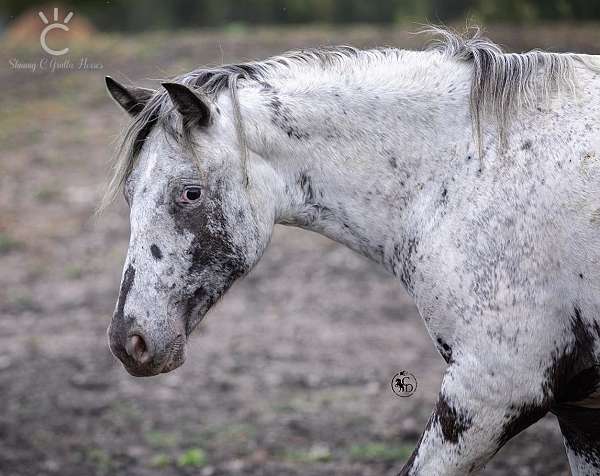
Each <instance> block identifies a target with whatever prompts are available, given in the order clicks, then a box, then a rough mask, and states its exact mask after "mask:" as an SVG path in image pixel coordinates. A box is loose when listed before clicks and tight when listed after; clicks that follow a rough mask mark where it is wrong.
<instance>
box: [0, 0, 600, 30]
mask: <svg viewBox="0 0 600 476" xmlns="http://www.w3.org/2000/svg"><path fill="white" fill-rule="evenodd" d="M40 4H42V5H45V6H46V7H48V6H58V5H60V6H61V7H64V8H70V9H72V10H73V11H75V12H76V13H79V14H82V15H86V16H87V17H88V18H89V19H90V20H91V21H92V22H93V23H94V24H95V25H96V26H97V27H98V28H100V29H102V30H148V29H171V28H182V27H183V28H185V27H190V28H193V27H212V26H223V25H228V24H232V23H234V24H235V23H241V24H243V23H248V24H290V23H329V24H344V23H357V22H360V23H382V24H383V23H401V22H404V21H430V22H434V23H435V22H449V21H453V20H459V19H463V18H475V19H476V20H478V21H489V22H493V21H502V22H517V23H521V22H535V21H552V20H577V21H582V20H600V0H169V1H165V0H57V1H56V2H54V3H52V2H51V3H48V2H47V0H46V1H44V0H42V1H40V0H37V1H36V0H0V15H1V16H2V17H3V18H4V23H6V21H7V20H10V19H11V18H15V17H16V16H17V15H18V14H19V13H21V12H22V11H24V10H27V9H29V8H32V7H37V6H40Z"/></svg>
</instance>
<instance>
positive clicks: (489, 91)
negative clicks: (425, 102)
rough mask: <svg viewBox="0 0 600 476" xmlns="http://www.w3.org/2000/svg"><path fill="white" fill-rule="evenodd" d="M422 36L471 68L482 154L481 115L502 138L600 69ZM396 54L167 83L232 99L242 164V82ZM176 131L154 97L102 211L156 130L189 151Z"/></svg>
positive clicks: (221, 69) (264, 65) (294, 55)
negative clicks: (523, 112) (530, 110)
mask: <svg viewBox="0 0 600 476" xmlns="http://www.w3.org/2000/svg"><path fill="white" fill-rule="evenodd" d="M421 33H426V34H430V35H433V36H434V37H435V38H437V39H436V40H435V41H433V42H432V44H431V45H430V47H429V48H428V50H429V51H434V52H438V54H441V55H442V56H443V57H445V58H448V59H452V60H455V61H460V62H468V63H470V64H472V69H473V71H472V79H471V99H470V102H471V104H470V108H471V116H472V120H473V128H474V132H475V135H476V137H477V139H478V141H479V144H480V151H481V135H482V121H483V116H484V114H486V113H488V114H490V116H491V117H493V118H495V120H496V121H497V123H498V126H499V131H500V136H501V137H503V134H504V131H505V130H506V125H507V124H508V123H509V121H510V119H511V117H512V116H513V114H514V112H515V111H516V110H518V109H519V108H521V107H523V106H524V105H525V106H527V107H530V106H531V105H532V104H534V103H537V102H539V100H540V96H541V98H542V99H544V98H546V99H547V98H549V97H550V96H551V95H552V94H554V93H555V92H557V91H560V90H562V89H563V88H566V89H567V90H568V91H571V92H574V91H575V65H576V63H577V62H579V63H582V64H585V65H587V66H589V67H591V68H594V69H596V68H598V70H600V65H595V64H592V62H591V60H589V59H586V58H585V57H584V56H583V55H576V54H560V53H548V52H544V51H540V50H533V51H530V52H527V53H520V54H519V53H504V52H503V51H502V49H501V47H500V46H498V45H497V44H496V43H494V42H492V41H491V40H489V39H487V38H485V37H484V36H483V35H482V34H481V31H480V29H479V28H471V29H470V30H469V31H468V32H467V33H466V34H464V35H461V34H459V33H457V32H455V31H453V30H450V29H447V28H442V27H436V26H430V27H427V28H426V29H424V30H422V31H421ZM402 53H403V51H402V50H400V49H397V48H378V49H371V50H360V49H357V48H353V47H350V46H337V47H325V48H313V49H304V50H297V51H290V52H288V53H285V54H283V55H279V56H274V57H271V58H269V59H267V60H263V61H251V62H246V63H240V64H229V65H223V66H217V67H209V68H200V69H197V70H194V71H192V72H190V73H186V74H184V75H181V76H178V77H176V78H175V79H173V81H174V82H178V83H181V84H184V85H186V86H188V87H190V88H192V89H195V90H198V91H200V92H201V93H203V94H205V95H207V96H210V97H213V98H214V97H216V96H217V95H218V94H219V93H221V92H222V91H225V90H228V91H229V92H230V94H231V96H232V104H233V107H234V115H235V119H236V123H237V126H236V127H237V129H238V136H239V139H240V145H241V148H242V150H243V152H242V153H243V161H245V154H246V151H245V149H246V147H245V134H244V131H243V122H242V120H241V115H240V110H239V101H238V100H237V89H238V84H239V83H240V82H243V81H254V82H266V81H268V79H269V77H270V75H272V74H274V73H280V72H281V71H288V72H293V71H294V69H297V68H301V67H303V66H304V67H306V66H311V67H320V68H322V69H327V68H332V67H335V66H337V65H343V64H345V63H346V62H348V61H351V60H360V59H364V60H365V61H376V60H378V59H379V60H381V59H386V58H390V57H393V58H396V59H400V58H401V56H402ZM180 123H181V121H177V119H176V117H175V115H174V114H173V106H172V104H171V102H170V100H169V96H168V94H167V92H166V91H165V90H159V91H157V92H156V93H155V94H154V96H153V97H152V98H151V99H150V100H149V101H148V103H147V104H146V106H145V107H144V109H143V110H142V111H141V112H140V113H139V114H138V115H137V116H136V117H135V118H134V119H133V121H132V122H131V124H130V125H129V127H128V128H127V129H126V130H125V132H124V134H123V137H122V140H121V145H120V147H119V149H118V153H117V160H116V162H115V166H114V169H113V176H112V179H111V180H110V183H109V185H108V188H107V191H106V194H105V197H104V199H103V201H102V205H101V207H100V209H103V208H104V207H105V206H106V205H108V204H109V203H110V202H111V201H112V199H113V198H114V197H115V196H116V194H117V193H118V190H119V189H120V188H121V186H122V185H123V184H124V182H125V181H126V180H127V178H128V176H129V174H130V173H131V171H132V169H133V167H134V165H135V162H136V159H137V156H138V155H139V152H140V151H141V149H142V147H143V145H144V142H145V140H146V138H147V137H148V136H149V134H150V133H151V132H152V130H153V129H154V128H155V127H156V126H157V125H159V126H162V127H163V128H164V130H165V132H166V133H167V134H168V135H169V136H172V137H175V138H177V139H178V140H179V142H180V143H182V144H183V146H184V147H186V146H187V147H189V148H190V149H193V147H192V143H191V132H190V131H189V130H187V129H186V128H185V126H184V125H182V124H180Z"/></svg>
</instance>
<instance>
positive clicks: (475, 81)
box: [423, 26, 594, 153]
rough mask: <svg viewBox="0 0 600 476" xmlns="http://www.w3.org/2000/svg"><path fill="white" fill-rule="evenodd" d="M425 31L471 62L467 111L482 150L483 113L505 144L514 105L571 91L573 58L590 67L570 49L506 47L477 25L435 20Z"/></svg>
mask: <svg viewBox="0 0 600 476" xmlns="http://www.w3.org/2000/svg"><path fill="white" fill-rule="evenodd" d="M423 32H424V33H428V34H432V35H434V36H435V37H437V40H435V41H434V42H432V46H431V49H434V50H437V51H440V52H441V54H443V55H444V56H446V57H448V58H454V59H456V60H458V61H467V62H471V63H472V64H473V76H472V83H471V116H472V120H473V128H474V132H475V136H476V138H477V141H478V143H479V148H480V153H481V137H482V122H483V118H484V115H485V114H486V113H488V114H489V115H490V117H492V118H494V119H495V120H496V121H497V123H498V131H499V134H500V140H501V142H502V143H503V144H504V143H505V141H506V130H507V126H508V124H509V123H510V121H511V119H512V118H513V115H514V113H515V112H516V111H518V110H520V109H521V108H523V107H526V108H531V107H532V106H534V105H535V104H539V103H545V102H546V101H548V100H549V99H550V98H551V97H552V96H553V95H554V94H557V93H558V94H561V93H569V94H575V91H576V82H575V64H576V62H580V63H583V64H585V65H587V66H591V67H593V68H594V66H593V65H591V64H589V62H588V61H587V60H586V59H584V58H583V57H582V56H581V55H576V54H571V53H566V54H559V53H548V52H545V51H540V50H533V51H529V52H527V53H504V52H503V51H502V49H501V47H500V46H499V45H497V44H496V43H494V42H492V41H491V40H489V39H488V38H485V37H484V36H482V33H481V30H480V29H479V28H477V27H473V28H469V30H468V34H467V35H460V34H457V33H456V32H454V31H451V30H449V29H446V28H440V27H436V26H431V27H428V28H426V29H425V30H423ZM540 73H541V74H540Z"/></svg>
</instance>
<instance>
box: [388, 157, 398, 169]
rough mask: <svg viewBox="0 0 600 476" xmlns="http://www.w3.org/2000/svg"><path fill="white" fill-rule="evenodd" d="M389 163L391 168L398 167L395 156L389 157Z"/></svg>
mask: <svg viewBox="0 0 600 476" xmlns="http://www.w3.org/2000/svg"><path fill="white" fill-rule="evenodd" d="M390 165H391V166H392V168H393V169H397V168H398V161H397V160H396V157H394V156H391V157H390Z"/></svg>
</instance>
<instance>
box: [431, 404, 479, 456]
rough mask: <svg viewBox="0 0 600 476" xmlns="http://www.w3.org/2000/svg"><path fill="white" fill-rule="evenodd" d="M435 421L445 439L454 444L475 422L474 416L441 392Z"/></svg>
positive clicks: (436, 407) (434, 416) (434, 417)
mask: <svg viewBox="0 0 600 476" xmlns="http://www.w3.org/2000/svg"><path fill="white" fill-rule="evenodd" d="M433 421H434V423H436V424H437V425H439V427H440V430H441V432H442V436H443V437H444V440H446V441H448V442H450V443H454V444H456V443H458V440H459V438H460V437H461V435H462V434H463V433H464V432H466V431H467V430H468V429H469V428H471V425H472V424H473V419H472V417H471V416H470V415H469V414H468V413H467V412H466V411H464V410H460V409H458V408H456V407H455V406H454V405H453V404H451V403H450V402H449V401H448V400H447V399H446V397H445V396H444V395H443V394H440V396H439V398H438V402H437V404H436V406H435V410H434V414H433Z"/></svg>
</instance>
